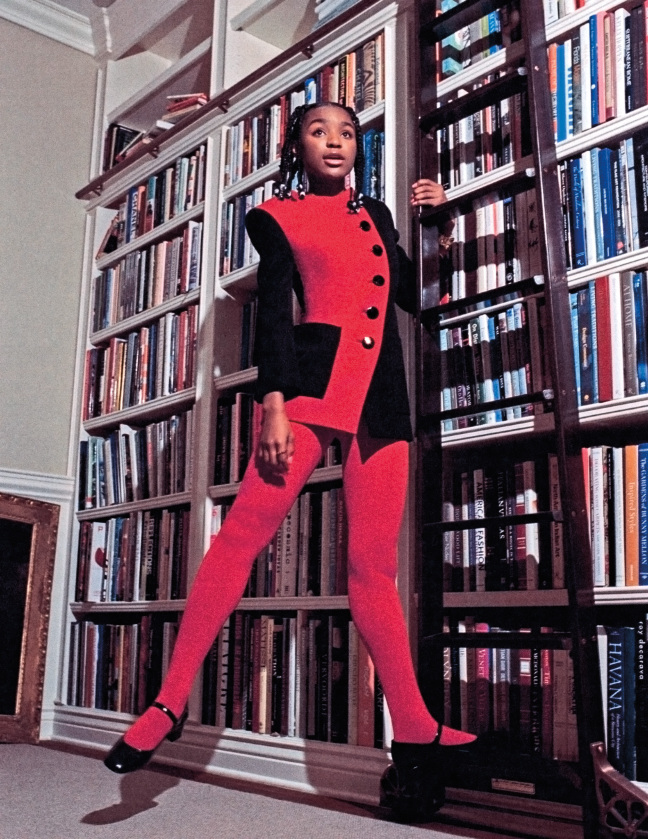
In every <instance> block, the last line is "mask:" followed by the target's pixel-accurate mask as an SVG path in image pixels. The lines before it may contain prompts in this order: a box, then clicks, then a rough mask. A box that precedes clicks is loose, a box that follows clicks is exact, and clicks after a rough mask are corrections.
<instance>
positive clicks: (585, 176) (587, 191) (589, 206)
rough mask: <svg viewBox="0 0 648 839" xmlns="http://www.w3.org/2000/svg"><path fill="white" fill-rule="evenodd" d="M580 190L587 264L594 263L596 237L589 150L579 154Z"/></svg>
mask: <svg viewBox="0 0 648 839" xmlns="http://www.w3.org/2000/svg"><path fill="white" fill-rule="evenodd" d="M581 169H582V179H581V183H582V188H583V229H584V231H585V250H586V253H587V264H588V265H592V264H593V263H594V262H596V236H595V234H594V226H595V224H596V214H595V211H594V189H593V185H592V158H591V156H590V150H589V149H587V150H586V151H584V152H583V153H582V154H581Z"/></svg>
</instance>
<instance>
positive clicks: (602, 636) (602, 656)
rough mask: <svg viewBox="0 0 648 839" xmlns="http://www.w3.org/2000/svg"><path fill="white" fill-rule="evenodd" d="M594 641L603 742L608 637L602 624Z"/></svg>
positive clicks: (606, 716) (606, 718) (606, 697)
mask: <svg viewBox="0 0 648 839" xmlns="http://www.w3.org/2000/svg"><path fill="white" fill-rule="evenodd" d="M596 641H597V646H598V659H599V661H598V664H599V672H600V674H601V699H602V704H603V733H604V737H605V742H606V743H607V739H608V733H607V725H608V715H607V713H606V709H607V704H608V664H607V663H608V638H607V630H606V629H605V627H604V626H597V627H596Z"/></svg>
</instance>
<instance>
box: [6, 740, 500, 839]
mask: <svg viewBox="0 0 648 839" xmlns="http://www.w3.org/2000/svg"><path fill="white" fill-rule="evenodd" d="M0 810H1V812H2V817H1V818H0V837H1V839H347V838H348V839H364V837H366V839H457V837H464V838H465V837H476V836H479V837H480V839H486V837H487V836H492V834H486V833H482V832H481V831H470V832H467V831H466V830H465V829H463V828H456V829H455V828H451V830H452V831H453V832H452V833H448V832H444V831H443V830H437V829H435V828H434V827H433V826H431V825H424V826H407V825H400V824H393V823H391V822H388V821H384V820H382V819H381V818H380V815H379V813H378V811H377V810H375V809H373V808H369V807H362V806H358V805H353V804H349V803H345V802H339V801H333V800H330V799H328V800H327V799H322V798H319V797H315V796H306V795H299V794H294V793H289V792H284V791H282V790H273V789H270V788H265V787H263V788H262V789H259V788H254V789H253V790H252V791H247V789H246V788H245V787H244V786H243V785H238V788H237V785H232V784H226V783H223V784H220V783H218V782H217V781H216V782H214V781H213V780H210V781H209V782H202V781H198V780H189V779H187V778H182V777H178V776H177V775H174V774H167V773H166V772H162V771H160V770H154V769H146V770H143V771H141V772H137V773H134V774H133V775H128V776H118V775H113V774H112V773H110V772H108V771H107V770H106V769H105V768H104V767H103V765H102V763H101V761H100V760H99V759H97V758H93V757H88V756H84V755H79V754H71V753H69V752H66V751H59V750H57V749H53V748H51V747H42V746H28V745H13V744H12V745H6V744H5V745H0Z"/></svg>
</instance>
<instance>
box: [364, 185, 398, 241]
mask: <svg viewBox="0 0 648 839" xmlns="http://www.w3.org/2000/svg"><path fill="white" fill-rule="evenodd" d="M362 200H363V204H364V207H365V209H366V211H367V212H368V213H369V215H370V216H371V218H372V219H373V220H374V224H375V225H376V227H377V228H378V231H379V233H380V234H381V236H382V237H383V238H386V237H389V236H392V237H393V238H394V239H395V240H396V241H398V238H399V237H398V231H397V230H396V228H395V227H394V219H393V217H392V214H391V210H390V209H389V207H388V206H387V205H386V204H385V203H383V202H382V201H378V199H377V198H369V196H367V195H365V197H364V198H363V199H362Z"/></svg>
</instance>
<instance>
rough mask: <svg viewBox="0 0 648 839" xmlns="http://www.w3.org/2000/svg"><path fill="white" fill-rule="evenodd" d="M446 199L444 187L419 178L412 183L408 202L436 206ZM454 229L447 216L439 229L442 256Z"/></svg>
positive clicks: (447, 250) (422, 205)
mask: <svg viewBox="0 0 648 839" xmlns="http://www.w3.org/2000/svg"><path fill="white" fill-rule="evenodd" d="M447 200H448V198H447V196H446V194H445V189H444V188H443V187H442V186H441V184H438V183H436V181H431V180H429V178H421V180H420V181H416V182H415V183H413V184H412V194H411V196H410V204H411V205H412V207H438V206H439V205H440V204H444V203H445V202H446V201H447ZM453 229H454V221H453V220H452V219H451V218H448V219H447V220H446V221H445V223H444V224H443V227H442V228H441V229H440V230H439V254H440V255H441V256H442V257H445V256H447V255H448V254H449V253H450V248H451V246H452V242H453V241H454V240H453V238H452V231H453Z"/></svg>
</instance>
